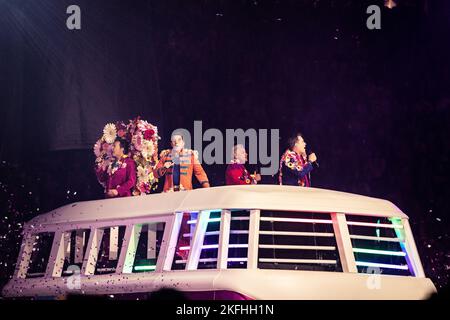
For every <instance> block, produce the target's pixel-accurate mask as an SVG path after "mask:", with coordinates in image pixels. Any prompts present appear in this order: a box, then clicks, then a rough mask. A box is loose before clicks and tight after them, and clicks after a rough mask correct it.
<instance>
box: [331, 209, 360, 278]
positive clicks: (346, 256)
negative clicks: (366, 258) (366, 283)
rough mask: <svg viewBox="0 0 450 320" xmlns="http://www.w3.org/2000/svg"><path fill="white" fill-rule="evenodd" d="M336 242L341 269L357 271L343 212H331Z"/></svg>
mask: <svg viewBox="0 0 450 320" xmlns="http://www.w3.org/2000/svg"><path fill="white" fill-rule="evenodd" d="M331 220H332V221H333V229H334V234H335V235H336V244H337V247H338V251H339V256H340V260H341V265H342V271H344V272H351V273H357V272H358V269H357V268H356V262H355V256H354V254H353V248H352V242H351V240H350V233H349V232H348V226H347V221H346V219H345V215H344V214H343V213H331Z"/></svg>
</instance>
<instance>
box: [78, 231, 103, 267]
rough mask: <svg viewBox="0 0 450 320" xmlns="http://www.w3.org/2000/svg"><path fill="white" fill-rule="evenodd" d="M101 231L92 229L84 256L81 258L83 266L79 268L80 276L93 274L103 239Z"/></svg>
mask: <svg viewBox="0 0 450 320" xmlns="http://www.w3.org/2000/svg"><path fill="white" fill-rule="evenodd" d="M103 233H104V231H103V229H97V228H92V229H91V232H90V236H89V241H88V244H87V248H86V254H85V255H84V258H83V266H82V267H81V274H84V275H93V274H94V273H95V266H96V264H97V258H98V254H99V250H100V243H101V241H102V237H103Z"/></svg>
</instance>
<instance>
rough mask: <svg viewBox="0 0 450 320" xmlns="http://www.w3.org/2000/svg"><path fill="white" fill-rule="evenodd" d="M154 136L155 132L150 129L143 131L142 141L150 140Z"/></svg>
mask: <svg viewBox="0 0 450 320" xmlns="http://www.w3.org/2000/svg"><path fill="white" fill-rule="evenodd" d="M154 134H155V131H154V130H152V129H148V130H145V132H144V139H146V140H151V139H152V137H153V135H154Z"/></svg>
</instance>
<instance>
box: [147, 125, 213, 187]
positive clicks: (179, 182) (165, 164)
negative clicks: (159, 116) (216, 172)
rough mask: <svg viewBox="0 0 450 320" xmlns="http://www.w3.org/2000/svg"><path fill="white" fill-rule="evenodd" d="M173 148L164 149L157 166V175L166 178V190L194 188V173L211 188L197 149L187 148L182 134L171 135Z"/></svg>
mask: <svg viewBox="0 0 450 320" xmlns="http://www.w3.org/2000/svg"><path fill="white" fill-rule="evenodd" d="M171 144H172V149H167V150H163V151H162V152H161V154H160V159H159V162H158V164H157V165H156V168H155V171H154V172H155V173H154V174H155V177H157V178H161V177H163V176H164V177H165V179H164V189H163V191H164V192H167V191H180V190H192V175H195V177H196V178H197V180H198V182H200V184H201V185H202V187H203V188H209V181H208V177H207V175H206V173H205V170H203V167H202V165H201V164H200V162H199V160H198V153H197V151H195V150H191V149H185V148H184V140H183V136H182V135H181V134H173V135H172V137H171Z"/></svg>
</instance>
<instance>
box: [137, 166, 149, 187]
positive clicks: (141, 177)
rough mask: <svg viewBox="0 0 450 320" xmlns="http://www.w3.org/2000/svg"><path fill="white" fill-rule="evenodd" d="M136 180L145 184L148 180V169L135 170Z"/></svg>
mask: <svg viewBox="0 0 450 320" xmlns="http://www.w3.org/2000/svg"><path fill="white" fill-rule="evenodd" d="M137 178H138V181H139V182H143V183H147V182H148V180H149V174H148V169H147V168H144V167H142V166H139V167H138V168H137Z"/></svg>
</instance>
